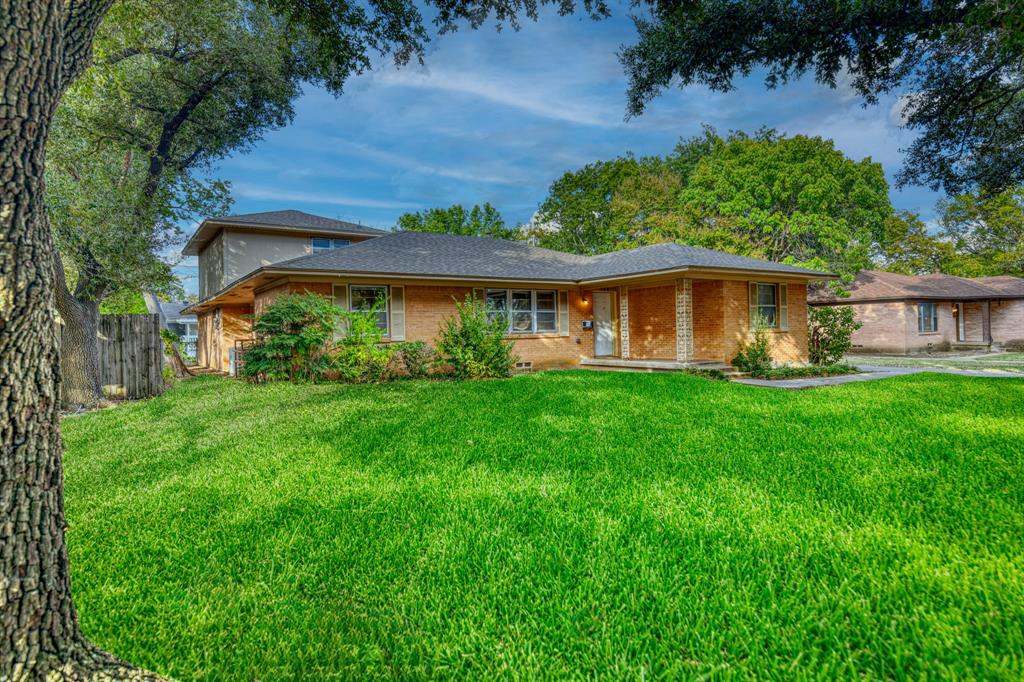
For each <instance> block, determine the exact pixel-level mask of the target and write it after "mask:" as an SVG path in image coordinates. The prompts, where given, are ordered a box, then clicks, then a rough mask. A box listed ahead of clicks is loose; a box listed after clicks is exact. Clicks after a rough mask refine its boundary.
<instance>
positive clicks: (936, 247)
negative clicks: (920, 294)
mask: <svg viewBox="0 0 1024 682" xmlns="http://www.w3.org/2000/svg"><path fill="white" fill-rule="evenodd" d="M876 246H877V251H876V253H875V254H873V255H874V261H875V264H876V265H877V266H878V267H880V268H881V269H883V270H888V271H889V272H899V273H902V274H904V275H927V274H930V273H933V272H949V270H950V269H951V268H953V267H954V263H955V262H956V260H957V254H956V250H955V248H954V247H953V244H951V243H950V242H949V241H948V240H945V239H943V238H942V237H941V236H939V235H935V234H931V233H930V232H928V229H927V226H926V225H925V223H924V222H923V221H922V220H921V218H920V216H918V215H917V214H916V213H912V212H910V211H896V212H895V213H893V215H892V216H890V218H889V219H888V220H887V221H885V225H884V227H883V234H882V239H881V240H880V241H879V242H878V244H877V245H876Z"/></svg>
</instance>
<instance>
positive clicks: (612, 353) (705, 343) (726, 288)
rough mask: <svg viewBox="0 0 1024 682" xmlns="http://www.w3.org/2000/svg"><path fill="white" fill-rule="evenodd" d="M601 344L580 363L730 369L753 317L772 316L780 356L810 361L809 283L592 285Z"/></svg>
mask: <svg viewBox="0 0 1024 682" xmlns="http://www.w3.org/2000/svg"><path fill="white" fill-rule="evenodd" d="M583 296H584V298H585V299H591V300H592V301H593V308H592V311H593V320H594V321H593V326H594V347H593V349H588V351H589V352H584V353H581V356H582V357H581V360H580V364H581V365H582V366H587V367H595V366H601V367H605V368H609V369H613V368H621V369H639V370H648V371H659V370H661V371H664V370H679V369H685V368H692V367H702V366H703V367H707V368H716V369H723V370H727V369H730V368H729V364H730V363H731V362H732V359H733V358H734V357H735V356H736V354H737V353H738V352H739V350H740V347H741V345H742V344H743V343H744V342H745V341H746V340H747V339H748V337H749V330H750V323H749V321H750V319H751V317H752V316H753V315H760V316H762V317H765V316H766V317H768V318H770V319H771V320H772V321H773V324H774V326H773V327H772V328H771V329H770V334H771V344H772V350H773V356H774V358H775V360H776V361H777V362H780V363H802V362H806V360H807V329H806V325H807V308H806V289H805V286H804V284H803V283H802V282H780V281H749V280H740V279H736V280H732V279H703V278H681V279H673V280H668V281H665V280H664V279H662V280H655V281H650V282H645V281H639V282H635V283H631V284H630V286H618V287H609V288H603V289H591V290H588V291H585V292H584V294H583Z"/></svg>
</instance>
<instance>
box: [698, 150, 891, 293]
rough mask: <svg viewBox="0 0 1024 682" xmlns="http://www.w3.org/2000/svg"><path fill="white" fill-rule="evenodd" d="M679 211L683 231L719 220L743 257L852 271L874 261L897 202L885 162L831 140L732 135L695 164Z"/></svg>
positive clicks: (835, 270)
mask: <svg viewBox="0 0 1024 682" xmlns="http://www.w3.org/2000/svg"><path fill="white" fill-rule="evenodd" d="M679 210H680V212H681V213H682V214H683V215H685V216H686V217H687V220H686V222H685V223H684V230H685V229H688V228H690V227H693V228H696V229H706V228H707V226H709V225H710V226H717V225H719V224H721V227H722V229H723V230H727V231H728V232H730V233H731V234H732V235H733V237H734V238H735V239H737V240H738V241H737V243H738V244H740V245H743V247H742V248H737V249H733V250H734V251H735V252H738V253H741V254H742V255H749V256H754V257H757V258H765V259H768V260H773V261H779V262H784V263H792V264H795V265H802V266H805V267H811V268H820V269H828V270H832V271H834V272H837V273H840V274H842V275H846V276H848V277H849V276H852V275H853V274H855V273H856V272H857V271H859V270H861V269H863V268H864V267H867V266H868V265H869V264H870V256H871V250H872V246H873V244H874V243H876V242H877V241H878V240H879V239H881V238H882V236H883V235H882V228H883V226H884V224H885V221H886V220H888V219H889V217H890V216H891V214H892V205H891V204H890V202H889V185H888V182H886V180H885V174H884V172H883V170H882V167H881V165H880V164H877V163H874V162H872V161H870V160H869V159H864V160H863V161H859V162H857V161H853V160H851V159H849V158H847V157H846V156H845V155H844V154H843V153H842V152H840V151H838V150H837V149H836V148H835V146H834V145H833V143H832V141H831V140H823V139H822V138H819V137H804V136H803V135H796V136H794V137H777V136H767V137H764V136H763V137H762V138H761V139H747V138H745V137H743V136H733V137H732V138H730V139H729V140H727V141H726V142H725V143H724V144H722V145H720V146H719V147H718V148H716V149H715V151H714V152H712V153H711V154H709V155H708V156H705V157H704V158H703V159H701V160H700V162H699V163H698V164H697V165H696V167H695V168H694V171H693V173H692V174H691V175H690V177H689V179H688V182H687V187H686V188H685V189H684V190H683V191H682V192H681V193H680V197H679ZM679 237H680V238H682V239H684V240H685V239H686V232H685V231H684V232H683V233H682V234H680V235H679Z"/></svg>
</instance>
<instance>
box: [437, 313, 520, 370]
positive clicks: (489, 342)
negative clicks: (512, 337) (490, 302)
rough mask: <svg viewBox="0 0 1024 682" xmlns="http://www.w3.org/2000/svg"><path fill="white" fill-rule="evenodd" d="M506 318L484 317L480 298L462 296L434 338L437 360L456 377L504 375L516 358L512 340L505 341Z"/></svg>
mask: <svg viewBox="0 0 1024 682" xmlns="http://www.w3.org/2000/svg"><path fill="white" fill-rule="evenodd" d="M507 332H508V319H507V318H505V317H502V316H500V315H499V316H497V317H495V318H494V319H490V320H489V319H488V318H487V309H486V308H485V306H484V304H483V302H482V301H479V300H477V299H476V298H474V297H472V296H466V300H465V301H461V302H460V301H456V303H455V315H453V316H452V317H450V318H448V320H447V321H446V322H445V324H444V326H443V327H442V328H441V333H440V336H439V337H438V339H437V344H436V346H437V353H438V363H439V364H440V365H442V366H447V367H449V368H450V369H451V371H452V373H453V374H454V375H455V377H456V378H458V379H482V378H497V377H507V376H509V375H510V374H511V373H512V368H513V367H514V366H515V364H516V361H517V360H518V358H517V357H516V356H515V355H514V354H513V352H512V349H513V347H514V345H515V344H514V343H513V342H511V341H507V340H506V339H505V335H506V334H507Z"/></svg>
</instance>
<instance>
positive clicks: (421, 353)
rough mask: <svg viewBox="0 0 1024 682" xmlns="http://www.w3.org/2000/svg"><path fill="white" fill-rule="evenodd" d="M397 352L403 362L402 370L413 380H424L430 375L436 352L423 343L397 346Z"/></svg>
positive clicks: (416, 342) (407, 343) (409, 342)
mask: <svg viewBox="0 0 1024 682" xmlns="http://www.w3.org/2000/svg"><path fill="white" fill-rule="evenodd" d="M395 350H396V351H397V352H398V355H399V357H400V358H401V360H402V369H403V370H405V374H406V375H407V376H408V377H410V378H412V379H422V378H424V377H426V376H427V375H428V374H429V373H430V367H431V365H432V364H433V359H434V351H433V349H431V347H430V346H428V345H427V344H425V343H424V342H422V341H407V342H405V343H398V344H395Z"/></svg>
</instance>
